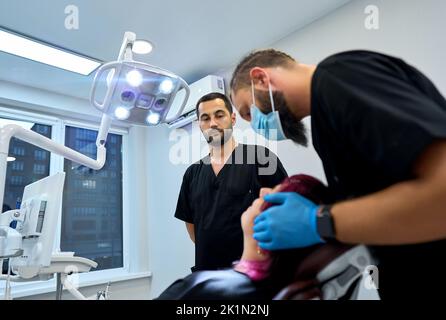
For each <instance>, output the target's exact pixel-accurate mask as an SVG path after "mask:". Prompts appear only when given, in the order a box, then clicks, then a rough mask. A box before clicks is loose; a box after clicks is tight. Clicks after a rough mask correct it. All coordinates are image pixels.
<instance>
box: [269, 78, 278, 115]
mask: <svg viewBox="0 0 446 320" xmlns="http://www.w3.org/2000/svg"><path fill="white" fill-rule="evenodd" d="M268 89H269V99H270V100H271V108H272V109H273V112H274V111H276V108H275V107H274V99H273V90H271V82H270V81H268Z"/></svg>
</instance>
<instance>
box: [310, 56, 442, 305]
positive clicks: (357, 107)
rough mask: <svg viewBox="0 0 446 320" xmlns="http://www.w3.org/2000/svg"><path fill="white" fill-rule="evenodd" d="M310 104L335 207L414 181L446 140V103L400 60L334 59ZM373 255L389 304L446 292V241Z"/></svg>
mask: <svg viewBox="0 0 446 320" xmlns="http://www.w3.org/2000/svg"><path fill="white" fill-rule="evenodd" d="M311 99H312V105H311V122H312V137H313V144H314V147H315V149H316V151H317V153H318V154H319V156H320V158H321V159H322V162H323V165H324V170H325V174H326V177H327V181H328V183H329V188H330V190H331V192H332V193H333V194H334V196H335V201H340V200H345V199H349V198H355V197H360V196H363V195H367V194H370V193H374V192H376V191H378V190H382V189H384V188H386V187H388V186H390V185H392V184H395V183H398V182H401V181H405V180H409V179H412V178H413V166H414V163H415V160H416V159H417V157H418V156H419V155H420V154H421V153H422V152H423V150H425V148H426V147H427V146H428V145H429V144H431V143H432V142H434V140H436V139H444V138H446V100H445V98H444V97H443V96H442V95H441V94H440V93H439V91H438V90H437V89H436V88H435V86H434V85H433V84H432V82H431V81H430V80H429V79H428V78H426V77H425V76H424V75H423V74H422V73H421V72H420V71H418V70H417V69H415V68H414V67H412V66H410V65H408V64H406V63H405V62H404V61H402V60H400V59H398V58H395V57H390V56H387V55H383V54H379V53H374V52H368V51H350V52H343V53H339V54H336V55H333V56H331V57H328V58H327V59H325V60H324V61H322V62H321V63H320V64H319V65H318V66H317V68H316V71H315V73H314V76H313V80H312V90H311ZM445 196H446V195H445ZM445 210H446V208H445ZM420 214H423V212H420ZM445 214H446V211H445ZM373 249H374V251H375V254H376V256H377V258H378V259H379V261H380V263H379V265H378V270H379V289H380V290H379V291H380V295H381V297H382V298H383V299H386V298H401V297H406V296H409V297H412V298H413V297H417V296H418V297H419V296H423V295H425V296H426V292H427V288H431V286H432V285H433V284H435V286H437V288H438V287H443V288H444V287H446V276H444V272H445V270H446V264H445V262H444V261H445V259H444V257H445V255H446V240H440V241H436V242H431V243H425V244H417V245H402V246H377V247H374V248H373Z"/></svg>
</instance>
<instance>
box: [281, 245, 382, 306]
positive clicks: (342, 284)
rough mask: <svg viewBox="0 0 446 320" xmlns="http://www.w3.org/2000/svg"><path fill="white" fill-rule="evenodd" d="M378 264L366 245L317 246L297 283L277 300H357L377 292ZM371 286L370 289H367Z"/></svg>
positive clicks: (299, 268) (303, 263) (298, 273)
mask: <svg viewBox="0 0 446 320" xmlns="http://www.w3.org/2000/svg"><path fill="white" fill-rule="evenodd" d="M375 265H376V260H375V259H374V258H373V256H372V254H371V253H370V251H369V249H368V248H367V247H366V246H364V245H357V246H347V245H343V244H324V245H320V246H317V248H315V249H313V250H312V252H311V253H309V254H308V255H307V256H306V257H305V258H304V259H303V260H302V261H301V263H300V264H299V265H298V266H297V268H296V272H295V275H294V280H293V282H292V283H291V284H290V285H288V286H286V287H285V288H283V289H282V290H281V291H280V292H279V293H278V294H277V295H276V296H275V297H274V298H273V300H357V299H358V293H359V291H360V289H361V286H364V285H366V286H365V288H366V289H371V290H376V289H375V288H374V282H370V280H372V281H373V280H374V279H376V278H375V276H376V275H375V274H373V272H377V271H376V270H375V269H376V267H375ZM367 284H368V285H367Z"/></svg>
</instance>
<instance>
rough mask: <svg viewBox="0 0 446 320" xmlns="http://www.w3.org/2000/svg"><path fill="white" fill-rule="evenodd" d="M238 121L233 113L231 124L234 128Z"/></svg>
mask: <svg viewBox="0 0 446 320" xmlns="http://www.w3.org/2000/svg"><path fill="white" fill-rule="evenodd" d="M236 119H237V117H236V115H235V112H233V113H232V114H231V122H232V126H234V125H235V122H236Z"/></svg>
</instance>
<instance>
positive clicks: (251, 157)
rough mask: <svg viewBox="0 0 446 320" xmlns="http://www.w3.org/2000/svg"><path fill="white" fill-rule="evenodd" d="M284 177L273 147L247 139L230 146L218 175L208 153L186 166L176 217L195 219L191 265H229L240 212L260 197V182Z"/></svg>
mask: <svg viewBox="0 0 446 320" xmlns="http://www.w3.org/2000/svg"><path fill="white" fill-rule="evenodd" d="M262 170H263V171H262ZM264 173H268V174H264ZM286 177H287V173H286V171H285V169H284V168H283V165H282V163H281V162H280V160H279V159H278V158H277V156H276V155H275V154H274V153H273V152H271V151H270V150H269V149H267V148H264V147H262V146H254V145H245V144H239V145H238V146H237V147H236V148H235V149H234V151H233V152H232V154H231V157H230V158H229V159H228V161H227V162H226V164H225V165H224V166H223V168H222V169H221V171H220V172H219V173H218V175H217V176H215V173H214V171H213V169H212V165H211V164H210V159H209V156H206V157H205V158H203V159H201V160H200V161H198V162H196V163H194V164H192V165H191V166H190V167H189V168H188V169H187V170H186V173H185V174H184V177H183V182H182V185H181V190H180V195H179V197H178V203H177V208H176V212H175V217H176V218H178V219H180V220H183V221H185V222H188V223H192V224H194V227H195V268H194V270H215V269H221V268H227V267H230V266H231V264H232V262H233V261H235V260H237V259H240V257H241V254H242V251H243V232H242V228H241V220H240V217H241V215H242V213H243V212H244V211H245V210H246V209H247V208H248V207H249V206H250V205H251V204H252V202H253V201H254V200H255V199H256V198H258V197H259V191H260V188H262V187H274V186H276V185H277V184H279V183H281V182H282V180H283V179H285V178H286Z"/></svg>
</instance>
